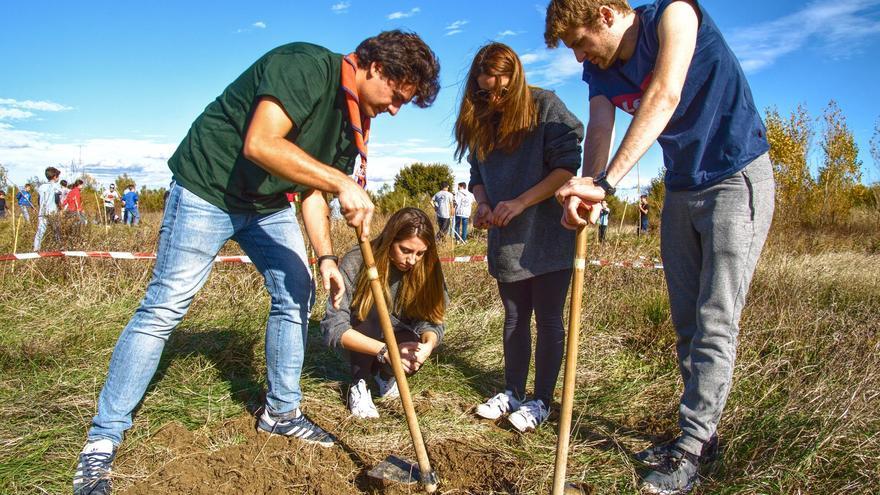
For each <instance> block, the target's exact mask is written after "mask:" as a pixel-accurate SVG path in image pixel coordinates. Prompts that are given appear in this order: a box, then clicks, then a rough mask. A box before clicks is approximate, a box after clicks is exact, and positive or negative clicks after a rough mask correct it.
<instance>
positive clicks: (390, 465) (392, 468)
mask: <svg viewBox="0 0 880 495" xmlns="http://www.w3.org/2000/svg"><path fill="white" fill-rule="evenodd" d="M367 476H370V477H371V478H376V479H379V480H387V481H394V482H396V483H404V484H413V483H423V484H425V485H431V484H436V483H437V476H436V475H435V474H434V472H433V471H432V472H431V473H430V474H429V475H428V476H426V478H428V479H425V480H423V479H422V473H421V472H420V471H419V465H418V464H416V463H413V462H409V461H407V460H404V459H401V458H400V457H397V456H394V455H390V456H388V457H387V458H386V459H385V460H384V461H382V462H380V463H379V464H377V465H376V467H374V468H373V469H370V470H369V471H367Z"/></svg>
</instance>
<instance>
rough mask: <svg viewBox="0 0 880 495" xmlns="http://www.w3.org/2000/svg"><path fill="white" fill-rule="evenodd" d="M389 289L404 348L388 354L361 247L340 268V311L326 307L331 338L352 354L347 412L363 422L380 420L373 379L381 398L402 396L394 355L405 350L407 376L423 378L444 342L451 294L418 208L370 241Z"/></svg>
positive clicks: (427, 224) (396, 333)
mask: <svg viewBox="0 0 880 495" xmlns="http://www.w3.org/2000/svg"><path fill="white" fill-rule="evenodd" d="M370 244H371V245H372V247H373V255H374V257H375V259H376V269H377V271H378V272H379V280H380V281H381V282H382V286H383V288H384V290H385V297H386V299H387V301H388V308H389V312H390V317H391V324H392V326H393V327H394V336H395V338H396V339H397V343H398V348H397V349H389V348H388V346H387V345H386V343H385V339H384V337H383V334H382V327H381V326H380V323H379V315H378V313H377V311H376V308H375V305H374V304H373V293H372V292H371V290H370V280H369V278H368V277H367V270H366V268H365V267H364V261H363V257H362V256H361V252H360V249H359V248H358V247H357V246H356V247H355V248H354V249H352V250H351V251H349V252H348V253H347V254H346V255H345V256H344V257H343V258H342V261H341V262H340V263H339V270H340V271H341V272H342V277H343V279H344V281H345V294H344V295H343V296H342V300H341V301H340V303H339V305H338V308H336V307H334V306H333V304H332V301H328V302H327V313H326V315H325V316H324V319H323V320H322V321H321V331H322V332H323V334H324V340H325V342H327V344H328V345H329V346H331V347H337V348H338V347H341V348H343V349H345V350H347V351H348V359H349V363H350V366H351V387H350V388H349V392H348V408H349V409H350V410H351V413H352V415H354V416H356V417H359V418H378V417H379V411H378V410H377V409H376V405H375V404H374V403H373V398H372V395H371V389H370V385H369V383H370V381H371V379H372V381H373V382H375V384H376V388H375V389H373V390H374V391H375V392H376V395H377V396H378V397H379V398H381V399H384V398H391V397H398V396H399V394H398V389H397V383H396V381H395V379H394V375H393V373H392V371H391V366H390V363H391V361H390V359H389V355H388V353H389V352H398V353H399V354H400V358H401V361H402V363H403V369H404V371H405V372H406V373H407V374H413V373H415V372H417V371H418V370H419V369H420V368H421V367H422V366H423V365H424V364H425V362H426V361H427V359H428V357H429V356H430V355H431V353H432V352H433V351H434V349H435V348H436V347H437V345H438V344H439V343H440V341H441V340H442V339H443V331H444V327H443V316H444V313H445V311H446V304H447V296H446V288H445V283H444V281H443V271H442V269H441V268H440V258H439V257H438V255H437V246H436V244H435V238H434V227H433V226H432V225H431V221H430V220H429V219H428V216H427V215H426V214H425V213H424V212H423V211H422V210H419V209H418V208H403V209H402V210H399V211H397V212H396V213H394V214H393V215H392V216H391V218H389V219H388V222H387V223H386V224H385V228H384V229H383V230H382V233H381V234H379V237H377V238H376V239H374V240H373V241H371V243H370Z"/></svg>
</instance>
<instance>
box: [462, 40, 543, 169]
mask: <svg viewBox="0 0 880 495" xmlns="http://www.w3.org/2000/svg"><path fill="white" fill-rule="evenodd" d="M481 74H485V75H487V76H495V78H496V79H495V81H496V83H495V88H494V93H495V97H496V100H497V102H496V103H490V102H488V101H484V100H482V99H480V98H479V97H478V96H477V91H479V89H480V86H479V84H478V83H477V78H478V77H479V76H480V75H481ZM501 76H506V77H509V78H510V82H509V83H508V84H507V86H506V87H507V93H506V94H502V92H501V79H500V78H501ZM537 124H538V111H537V108H536V105H535V101H534V99H533V98H532V94H531V91H530V90H529V85H528V84H526V75H525V71H524V70H523V66H522V62H520V60H519V57H518V56H517V55H516V52H514V51H513V49H511V48H510V47H509V46H507V45H505V44H503V43H489V44H488V45H486V46H484V47H482V48H480V50H479V51H478V52H477V54H476V55H475V56H474V60H473V62H472V63H471V69H470V71H469V72H468V76H467V82H466V83H465V88H464V94H463V95H462V98H461V106H460V107H459V110H458V118H457V119H456V121H455V141H456V148H455V158H456V160H458V161H461V159H462V158H463V157H464V156H465V154H466V153H467V152H468V151H470V152H471V153H474V154H475V155H476V157H477V160H479V161H484V160H485V159H486V157H488V156H489V154H490V153H492V152H493V151H495V150H496V149H497V150H501V151H503V152H505V153H511V152H513V151H514V150H515V149H516V148H517V147H518V146H519V145H520V144H522V142H523V140H524V139H525V137H526V135H527V134H528V133H529V131H531V130H532V129H534V128H535V127H536V126H537Z"/></svg>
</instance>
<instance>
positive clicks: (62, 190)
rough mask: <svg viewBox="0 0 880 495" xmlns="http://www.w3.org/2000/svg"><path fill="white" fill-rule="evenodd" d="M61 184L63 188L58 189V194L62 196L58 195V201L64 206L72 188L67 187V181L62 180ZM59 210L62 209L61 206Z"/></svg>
mask: <svg viewBox="0 0 880 495" xmlns="http://www.w3.org/2000/svg"><path fill="white" fill-rule="evenodd" d="M59 184H61V187H60V188H59V189H58V192H59V193H60V194H59V195H58V200H59V201H60V202H61V204H62V205H63V204H64V200H66V199H67V194H68V193H69V192H70V188H69V187H67V181H66V180H62V181H61V182H59ZM59 208H62V207H61V206H59Z"/></svg>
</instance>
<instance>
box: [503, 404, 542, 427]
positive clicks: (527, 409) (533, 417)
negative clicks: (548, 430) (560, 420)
mask: <svg viewBox="0 0 880 495" xmlns="http://www.w3.org/2000/svg"><path fill="white" fill-rule="evenodd" d="M549 415H550V411H548V410H547V408H545V407H544V403H543V402H541V401H539V400H537V399H535V400H530V401H528V402H523V404H522V406H521V407H520V408H519V409H517V410H516V412H514V413H513V414H511V415H510V416H508V417H507V420H508V421H510V424H512V425H513V426H514V427H515V428H516V429H517V430H519V431H520V433H525V432H527V431H529V430H534V429H535V428H537V427H538V425H540V424H541V423H543V422H544V420H545V419H547V416H549Z"/></svg>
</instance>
